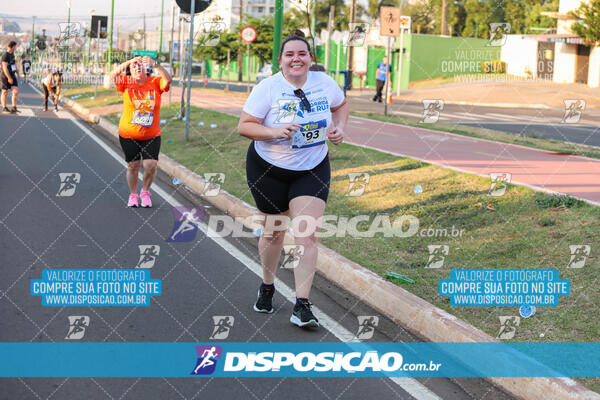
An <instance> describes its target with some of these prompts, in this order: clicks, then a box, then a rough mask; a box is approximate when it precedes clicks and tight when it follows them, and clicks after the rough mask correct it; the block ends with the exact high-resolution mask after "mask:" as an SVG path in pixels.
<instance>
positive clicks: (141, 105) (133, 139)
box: [110, 57, 172, 207]
mask: <svg viewBox="0 0 600 400" xmlns="http://www.w3.org/2000/svg"><path fill="white" fill-rule="evenodd" d="M148 66H150V67H155V68H156V70H157V71H158V73H159V74H160V77H158V76H150V77H149V76H148V75H147V73H146V70H147V67H148ZM123 72H125V74H123ZM110 77H111V80H112V82H113V83H114V84H115V86H116V88H117V91H119V92H121V93H123V113H122V116H121V120H120V121H119V141H120V142H121V148H122V149H123V153H124V154H125V161H127V164H128V166H127V184H128V186H129V192H130V194H129V199H128V202H127V207H138V205H139V199H140V197H141V199H142V207H152V200H151V199H150V186H151V185H152V181H153V180H154V177H155V176H156V165H157V163H158V154H159V153H160V98H161V95H162V93H163V92H168V91H169V85H170V84H171V81H172V78H171V75H169V73H168V72H167V71H166V70H165V69H164V68H163V67H162V66H161V65H160V64H158V63H156V62H155V61H154V60H153V59H151V58H149V57H144V58H142V57H134V58H132V59H131V60H128V61H125V62H124V63H123V64H121V65H119V66H117V67H116V68H115V69H114V70H113V72H112V73H111V74H110ZM140 159H143V165H144V177H143V181H142V191H141V192H140V195H139V196H138V195H137V186H138V173H139V171H140V167H141V162H140Z"/></svg>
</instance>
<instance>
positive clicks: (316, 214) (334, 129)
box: [238, 36, 349, 327]
mask: <svg viewBox="0 0 600 400" xmlns="http://www.w3.org/2000/svg"><path fill="white" fill-rule="evenodd" d="M312 59H313V57H312V54H311V50H310V46H309V44H308V42H307V41H306V39H305V38H303V37H300V36H288V37H287V38H286V39H285V40H284V41H283V43H282V45H281V49H280V52H279V63H280V64H281V72H279V73H277V74H275V75H273V76H271V77H269V78H267V79H265V80H263V81H261V82H260V83H259V84H258V85H256V86H255V87H254V89H253V90H252V93H250V96H249V97H248V100H247V101H246V104H245V105H244V110H243V112H242V116H241V118H240V122H239V126H238V130H239V133H240V134H241V135H243V136H246V137H248V138H250V139H252V140H253V141H252V143H250V147H249V148H248V155H247V158H246V175H247V179H248V186H249V187H250V190H251V192H252V195H253V197H254V200H255V201H256V205H257V207H258V209H259V210H260V212H261V213H262V214H263V216H264V217H265V222H266V223H265V227H269V226H276V225H277V221H279V222H281V220H285V219H286V218H287V217H291V218H292V221H295V220H296V218H298V217H300V218H298V220H300V219H303V220H306V221H313V222H314V223H300V225H299V227H300V228H301V229H299V230H298V231H297V230H296V228H294V234H295V241H296V245H300V246H303V248H304V254H303V255H302V256H301V257H300V259H299V263H298V265H297V267H296V268H295V269H294V280H295V285H296V304H295V306H294V309H293V312H292V316H291V317H290V321H291V322H292V323H293V324H296V325H298V326H300V327H309V326H310V327H317V326H319V322H318V320H317V318H316V317H315V316H314V315H313V313H312V311H311V308H310V307H311V303H310V301H309V298H310V289H311V286H312V281H313V277H314V274H315V265H316V261H317V237H316V235H315V233H316V232H317V231H318V228H319V226H318V223H317V221H318V220H319V218H320V217H322V216H323V212H324V211H325V205H326V201H327V196H328V194H329V183H330V176H331V169H330V166H329V155H328V147H327V143H326V139H329V140H330V141H331V142H332V143H333V144H335V145H338V144H340V143H341V142H342V140H343V136H344V127H345V126H346V122H347V120H348V112H349V111H348V106H347V104H346V100H345V98H344V94H343V93H342V91H341V89H340V88H339V86H338V85H337V83H336V82H335V81H334V80H333V79H332V78H331V77H329V76H328V75H327V74H324V73H321V72H313V71H309V67H310V65H311V64H312ZM286 228H287V224H282V225H280V226H279V229H273V230H272V231H270V232H266V230H267V229H266V228H263V229H262V234H261V236H260V239H259V242H258V243H259V244H258V248H259V254H260V257H261V262H262V267H263V282H262V284H261V286H260V289H259V291H258V299H257V301H256V303H255V304H254V310H255V311H257V312H263V313H272V312H273V311H274V309H273V306H272V299H273V294H274V293H275V287H274V281H275V273H276V271H277V264H278V262H279V258H280V255H281V250H282V248H283V238H284V236H285V229H286ZM300 230H302V232H299V231H300Z"/></svg>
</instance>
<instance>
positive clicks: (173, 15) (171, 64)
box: [169, 1, 175, 105]
mask: <svg viewBox="0 0 600 400" xmlns="http://www.w3.org/2000/svg"><path fill="white" fill-rule="evenodd" d="M174 27H175V4H173V1H171V42H170V43H169V67H170V69H171V70H170V71H169V73H170V74H173V75H175V68H173V28H174ZM172 94H173V91H172V90H169V105H171V96H172Z"/></svg>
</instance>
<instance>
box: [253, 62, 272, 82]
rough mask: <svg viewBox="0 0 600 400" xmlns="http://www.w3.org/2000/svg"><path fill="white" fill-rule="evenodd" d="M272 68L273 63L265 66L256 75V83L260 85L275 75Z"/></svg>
mask: <svg viewBox="0 0 600 400" xmlns="http://www.w3.org/2000/svg"><path fill="white" fill-rule="evenodd" d="M272 68H273V65H272V64H271V63H268V64H265V65H264V66H263V67H262V68H261V70H260V71H258V73H257V74H256V83H259V82H260V81H262V80H265V79H267V78H268V77H270V76H271V75H273V72H272Z"/></svg>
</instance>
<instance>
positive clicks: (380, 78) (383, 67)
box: [373, 57, 390, 103]
mask: <svg viewBox="0 0 600 400" xmlns="http://www.w3.org/2000/svg"><path fill="white" fill-rule="evenodd" d="M389 71H390V65H389V64H388V59H387V57H383V61H381V62H380V63H379V66H378V67H377V73H376V75H375V77H376V79H377V86H376V90H377V92H376V93H375V97H373V101H378V102H380V103H381V101H382V100H383V97H382V91H383V87H384V85H385V80H386V79H387V76H388V73H389Z"/></svg>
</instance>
